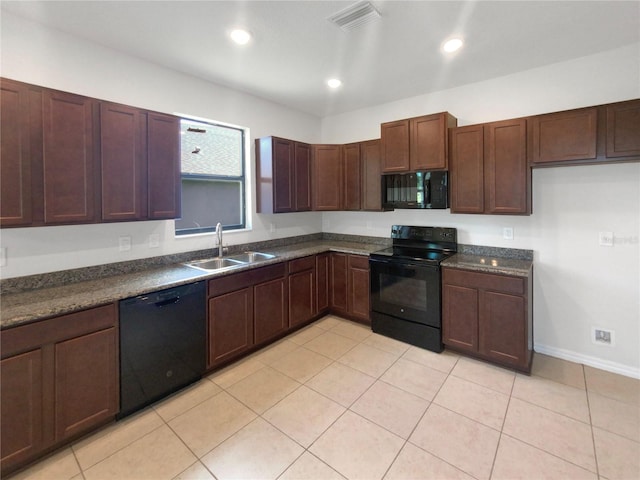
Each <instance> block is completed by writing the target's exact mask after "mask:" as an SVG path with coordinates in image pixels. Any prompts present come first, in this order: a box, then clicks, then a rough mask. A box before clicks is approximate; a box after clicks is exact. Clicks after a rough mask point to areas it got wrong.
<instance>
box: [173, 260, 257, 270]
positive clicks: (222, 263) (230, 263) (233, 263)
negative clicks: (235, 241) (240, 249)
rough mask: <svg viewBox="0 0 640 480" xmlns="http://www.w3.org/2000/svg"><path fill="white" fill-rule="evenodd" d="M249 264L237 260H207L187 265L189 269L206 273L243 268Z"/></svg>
mask: <svg viewBox="0 0 640 480" xmlns="http://www.w3.org/2000/svg"><path fill="white" fill-rule="evenodd" d="M246 264H247V262H243V261H241V260H236V259H233V258H228V257H223V258H207V259H205V260H196V261H194V262H189V263H185V265H186V266H187V267H192V268H198V269H200V270H204V271H206V272H213V271H220V270H226V269H230V268H237V267H241V266H242V265H246Z"/></svg>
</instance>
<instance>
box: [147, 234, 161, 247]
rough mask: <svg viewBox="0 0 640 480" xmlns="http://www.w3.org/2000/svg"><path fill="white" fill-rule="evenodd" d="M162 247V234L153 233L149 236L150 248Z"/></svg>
mask: <svg viewBox="0 0 640 480" xmlns="http://www.w3.org/2000/svg"><path fill="white" fill-rule="evenodd" d="M159 246H160V234H158V233H152V234H151V235H149V248H158V247H159Z"/></svg>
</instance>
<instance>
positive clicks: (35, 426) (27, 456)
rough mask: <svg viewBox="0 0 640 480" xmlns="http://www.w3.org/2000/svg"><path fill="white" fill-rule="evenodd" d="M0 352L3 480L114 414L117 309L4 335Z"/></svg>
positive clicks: (107, 307) (71, 316)
mask: <svg viewBox="0 0 640 480" xmlns="http://www.w3.org/2000/svg"><path fill="white" fill-rule="evenodd" d="M1 347H2V357H3V358H2V361H1V362H0V374H1V376H0V387H1V392H2V401H1V402H0V403H1V422H2V423H1V428H0V430H1V431H2V445H1V447H0V450H1V457H2V460H1V470H2V475H5V474H6V473H9V472H11V471H13V470H15V469H17V468H19V467H21V466H22V465H24V464H26V463H27V462H29V461H32V460H34V459H35V458H36V457H37V456H38V455H41V454H43V453H46V452H47V451H50V450H52V449H54V448H55V447H57V446H59V445H61V444H63V443H65V442H67V441H69V440H71V439H74V438H77V437H79V436H80V435H81V434H84V433H86V432H88V431H90V430H92V429H94V428H96V427H97V426H99V425H101V424H104V423H107V422H108V421H110V420H112V419H113V418H114V417H115V415H116V413H117V412H118V408H119V407H118V397H119V390H118V333H117V310H116V305H115V304H110V305H105V306H101V307H96V308H92V309H89V310H83V311H81V312H76V313H72V314H69V315H63V316H60V317H57V318H53V319H48V320H43V321H40V322H35V323H32V324H29V325H23V326H19V327H15V328H11V329H7V330H3V332H2V337H1Z"/></svg>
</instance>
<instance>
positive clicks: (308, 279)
mask: <svg viewBox="0 0 640 480" xmlns="http://www.w3.org/2000/svg"><path fill="white" fill-rule="evenodd" d="M315 277H316V270H315V268H314V269H311V270H305V271H302V272H296V273H293V274H289V326H291V327H294V326H296V325H299V324H301V323H304V322H306V321H308V320H311V319H312V318H313V317H314V315H315V314H316V298H315V297H316V289H315V286H316V280H315Z"/></svg>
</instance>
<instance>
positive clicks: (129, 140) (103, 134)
mask: <svg viewBox="0 0 640 480" xmlns="http://www.w3.org/2000/svg"><path fill="white" fill-rule="evenodd" d="M146 119H147V117H146V115H145V114H144V113H143V112H141V111H140V110H138V109H137V108H133V107H128V106H126V105H117V104H113V103H104V102H103V103H101V104H100V168H101V174H102V175H101V181H102V220H105V221H125V220H140V219H143V218H145V217H146V215H147V202H146V201H145V200H146V198H147V172H146V166H147V162H146V152H145V150H144V147H145V138H144V133H145V132H146V128H147V126H146Z"/></svg>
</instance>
